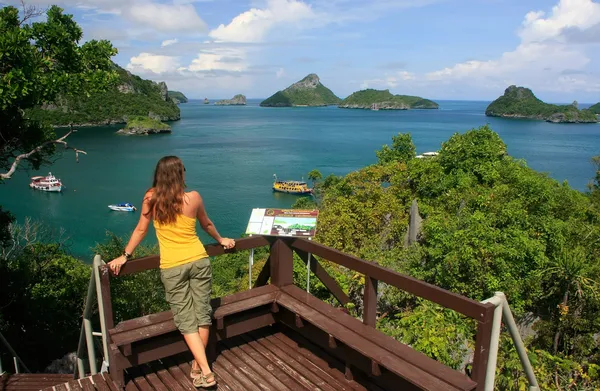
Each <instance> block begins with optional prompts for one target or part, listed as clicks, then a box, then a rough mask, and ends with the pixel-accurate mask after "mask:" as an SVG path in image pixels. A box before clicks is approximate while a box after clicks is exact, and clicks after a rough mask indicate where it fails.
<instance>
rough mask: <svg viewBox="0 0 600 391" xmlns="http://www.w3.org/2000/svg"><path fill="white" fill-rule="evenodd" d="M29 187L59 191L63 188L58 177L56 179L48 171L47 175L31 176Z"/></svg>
mask: <svg viewBox="0 0 600 391" xmlns="http://www.w3.org/2000/svg"><path fill="white" fill-rule="evenodd" d="M29 187H31V188H32V189H36V190H42V191H53V192H60V191H62V189H63V184H62V183H61V181H60V179H57V178H56V177H55V176H54V175H52V173H51V172H50V173H48V176H34V177H33V178H31V183H30V184H29Z"/></svg>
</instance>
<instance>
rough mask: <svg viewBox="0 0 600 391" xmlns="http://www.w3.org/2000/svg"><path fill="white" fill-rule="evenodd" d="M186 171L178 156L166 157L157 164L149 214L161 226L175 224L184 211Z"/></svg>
mask: <svg viewBox="0 0 600 391" xmlns="http://www.w3.org/2000/svg"><path fill="white" fill-rule="evenodd" d="M184 171H185V167H184V166H183V162H182V161H181V159H179V158H178V157H177V156H165V157H163V158H162V159H160V160H159V161H158V163H157V164H156V169H154V181H153V182H152V187H153V188H154V193H153V194H152V199H150V211H149V213H151V214H152V216H153V218H154V220H156V221H157V222H159V223H160V224H169V223H174V222H175V220H176V219H177V215H178V214H181V212H182V210H183V196H184V194H185V181H184V179H183V175H184V174H183V173H184Z"/></svg>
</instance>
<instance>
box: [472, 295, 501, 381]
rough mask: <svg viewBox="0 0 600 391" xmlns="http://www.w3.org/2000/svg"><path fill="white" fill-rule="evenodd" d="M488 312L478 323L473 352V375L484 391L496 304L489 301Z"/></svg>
mask: <svg viewBox="0 0 600 391" xmlns="http://www.w3.org/2000/svg"><path fill="white" fill-rule="evenodd" d="M488 305H489V307H488V308H487V313H486V315H485V318H484V319H483V321H482V322H478V323H477V336H476V337H475V351H474V353H473V371H472V374H471V377H472V378H473V380H474V381H476V382H477V384H478V387H477V390H478V391H483V389H484V386H485V377H486V369H487V362H488V357H489V354H490V353H489V352H490V344H491V341H492V325H493V323H494V310H495V306H494V305H493V304H491V303H488Z"/></svg>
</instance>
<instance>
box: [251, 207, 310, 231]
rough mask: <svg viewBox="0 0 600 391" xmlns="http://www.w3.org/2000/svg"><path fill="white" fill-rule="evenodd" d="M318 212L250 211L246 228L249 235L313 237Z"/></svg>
mask: <svg viewBox="0 0 600 391" xmlns="http://www.w3.org/2000/svg"><path fill="white" fill-rule="evenodd" d="M318 216H319V211H318V210H301V209H261V208H255V209H252V214H251V215H250V221H249V222H248V227H247V228H246V233H247V234H249V235H269V236H299V237H305V238H308V237H313V236H315V234H316V232H317V217H318Z"/></svg>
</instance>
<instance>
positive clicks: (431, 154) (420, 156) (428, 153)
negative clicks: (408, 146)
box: [416, 152, 439, 159]
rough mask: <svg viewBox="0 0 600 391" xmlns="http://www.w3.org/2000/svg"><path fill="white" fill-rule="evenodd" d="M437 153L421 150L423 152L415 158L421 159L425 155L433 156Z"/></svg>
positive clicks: (437, 153)
mask: <svg viewBox="0 0 600 391" xmlns="http://www.w3.org/2000/svg"><path fill="white" fill-rule="evenodd" d="M437 155H439V152H423V154H421V155H417V156H416V157H417V159H423V158H426V157H434V156H437Z"/></svg>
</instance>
